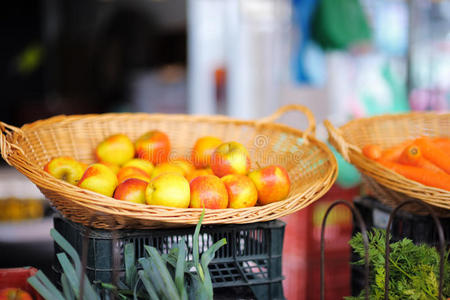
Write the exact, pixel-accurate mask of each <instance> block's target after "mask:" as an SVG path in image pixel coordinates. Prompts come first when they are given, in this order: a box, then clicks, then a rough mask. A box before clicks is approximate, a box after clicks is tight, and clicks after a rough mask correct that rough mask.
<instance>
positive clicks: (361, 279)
mask: <svg viewBox="0 0 450 300" xmlns="http://www.w3.org/2000/svg"><path fill="white" fill-rule="evenodd" d="M368 203H371V204H372V205H376V204H374V202H373V200H372V199H367V198H366V199H359V200H356V204H355V205H354V204H352V203H349V202H347V201H335V202H334V203H332V204H331V205H330V206H329V207H328V209H327V212H326V213H325V216H324V218H323V220H322V229H321V241H320V247H321V249H320V251H321V261H320V286H321V287H320V299H321V300H324V299H325V296H324V295H325V290H326V282H325V277H324V274H325V268H326V258H325V229H326V223H327V218H328V216H329V215H330V212H331V211H332V210H333V209H334V208H336V207H338V206H342V205H343V206H346V207H347V208H348V209H349V210H350V211H351V212H352V214H353V216H354V220H355V222H354V223H355V231H360V232H361V234H362V236H363V242H364V248H365V257H364V258H363V259H364V261H365V265H364V267H363V268H361V267H359V268H358V267H357V268H353V270H352V271H353V273H352V275H353V276H354V279H352V280H353V281H352V284H353V291H352V294H359V291H361V290H362V289H364V290H365V294H364V295H365V299H369V272H370V270H369V257H368V251H369V245H368V239H367V230H368V229H370V228H371V227H376V226H374V224H371V223H366V221H365V218H368V215H367V209H368V208H367V207H366V206H367V205H368ZM408 205H416V206H422V207H423V209H424V210H426V211H428V213H429V215H430V217H429V218H428V219H424V220H416V221H418V223H417V224H410V226H413V227H416V226H417V228H420V227H421V226H422V225H424V224H426V225H425V226H427V230H429V231H430V233H432V232H435V233H436V236H437V237H438V239H437V241H435V242H432V243H431V245H433V246H436V248H437V250H438V251H439V254H440V266H439V279H438V280H439V283H438V287H439V295H438V299H441V298H442V297H441V296H442V290H443V283H444V280H443V275H444V259H445V251H446V249H447V248H448V245H449V244H448V243H447V242H446V241H445V235H444V229H443V228H444V227H443V226H446V225H447V224H448V221H449V220H448V218H444V219H441V220H442V221H441V220H440V219H439V218H438V217H437V214H436V213H435V212H434V209H433V207H432V206H431V205H428V204H426V203H424V202H421V201H419V200H416V199H412V200H411V199H409V200H405V201H403V202H401V203H400V204H399V205H398V206H396V207H395V208H393V209H392V210H391V211H390V213H389V214H388V220H387V224H386V227H385V229H386V239H385V245H386V248H385V253H386V256H385V262H386V263H385V285H384V295H385V298H384V299H386V300H388V296H387V295H388V291H389V284H388V283H389V270H390V264H389V255H390V247H389V245H390V241H391V239H393V240H394V241H395V240H396V239H397V240H398V239H400V238H403V236H401V235H402V232H401V231H400V232H396V233H395V234H391V231H394V230H395V229H396V226H395V225H394V224H396V223H397V225H398V224H399V222H400V223H401V222H405V221H406V223H408V222H410V221H411V220H408V218H412V219H414V217H413V215H411V214H406V215H405V214H404V212H402V210H403V209H404V207H407V206H408ZM358 207H360V208H362V210H360V209H358ZM378 207H380V206H378ZM370 208H372V207H370ZM370 208H369V209H370ZM385 213H386V212H385ZM363 216H364V218H363ZM368 220H369V222H370V221H371V219H370V218H368ZM372 220H373V219H372ZM413 222H414V221H413ZM430 222H431V223H434V229H433V230H432V229H431V226H430V224H431V223H430ZM367 225H369V226H370V227H368V226H367ZM398 228H400V229H401V228H402V226H400V227H397V229H398ZM445 230H446V231H447V232H448V226H446V229H445ZM405 233H406V232H405ZM419 237H420V239H422V240H424V239H425V237H423V236H420V235H419ZM414 242H416V241H414ZM417 242H418V241H417ZM355 258H356V257H355V256H353V258H352V260H354V259H355ZM358 259H359V258H358Z"/></svg>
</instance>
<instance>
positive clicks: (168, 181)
mask: <svg viewBox="0 0 450 300" xmlns="http://www.w3.org/2000/svg"><path fill="white" fill-rule="evenodd" d="M145 199H146V203H147V204H149V205H162V206H169V207H178V208H187V207H189V202H190V191H189V182H188V181H187V180H186V178H184V176H183V175H180V174H178V173H164V174H161V175H159V176H157V177H155V178H153V179H152V180H151V181H150V182H149V183H148V185H147V188H146V190H145Z"/></svg>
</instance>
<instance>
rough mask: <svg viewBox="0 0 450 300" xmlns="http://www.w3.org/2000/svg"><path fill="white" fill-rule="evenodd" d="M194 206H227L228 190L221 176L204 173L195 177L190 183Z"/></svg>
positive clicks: (192, 205) (191, 204) (213, 207)
mask: <svg viewBox="0 0 450 300" xmlns="http://www.w3.org/2000/svg"><path fill="white" fill-rule="evenodd" d="M190 188H191V203H190V205H189V207H192V208H203V207H205V208H212V209H218V208H227V207H228V192H227V189H226V188H225V184H224V183H223V182H222V180H220V178H219V177H217V176H214V175H203V176H198V177H196V178H194V179H193V180H192V181H191V183H190Z"/></svg>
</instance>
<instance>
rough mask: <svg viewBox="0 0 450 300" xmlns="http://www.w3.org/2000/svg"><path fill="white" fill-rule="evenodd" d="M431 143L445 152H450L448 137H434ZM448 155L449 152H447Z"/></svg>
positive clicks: (449, 139)
mask: <svg viewBox="0 0 450 300" xmlns="http://www.w3.org/2000/svg"><path fill="white" fill-rule="evenodd" d="M433 144H435V145H436V146H437V147H439V148H440V149H441V150H442V151H444V152H445V153H450V138H442V137H440V138H434V139H433ZM449 155H450V154H449Z"/></svg>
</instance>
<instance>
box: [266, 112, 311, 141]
mask: <svg viewBox="0 0 450 300" xmlns="http://www.w3.org/2000/svg"><path fill="white" fill-rule="evenodd" d="M289 111H299V112H302V113H303V114H304V115H305V116H306V118H307V119H308V128H306V130H305V131H304V133H303V138H305V137H306V136H308V135H312V136H315V135H316V119H315V118H314V115H313V113H312V112H311V111H310V110H309V108H307V107H306V106H303V105H300V104H288V105H284V106H282V107H280V108H279V109H278V110H277V111H276V112H274V113H273V114H272V115H270V116H268V117H265V118H262V119H260V120H259V121H258V124H265V123H274V122H275V121H276V120H278V119H279V118H280V117H281V116H282V115H284V114H285V113H287V112H289Z"/></svg>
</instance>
